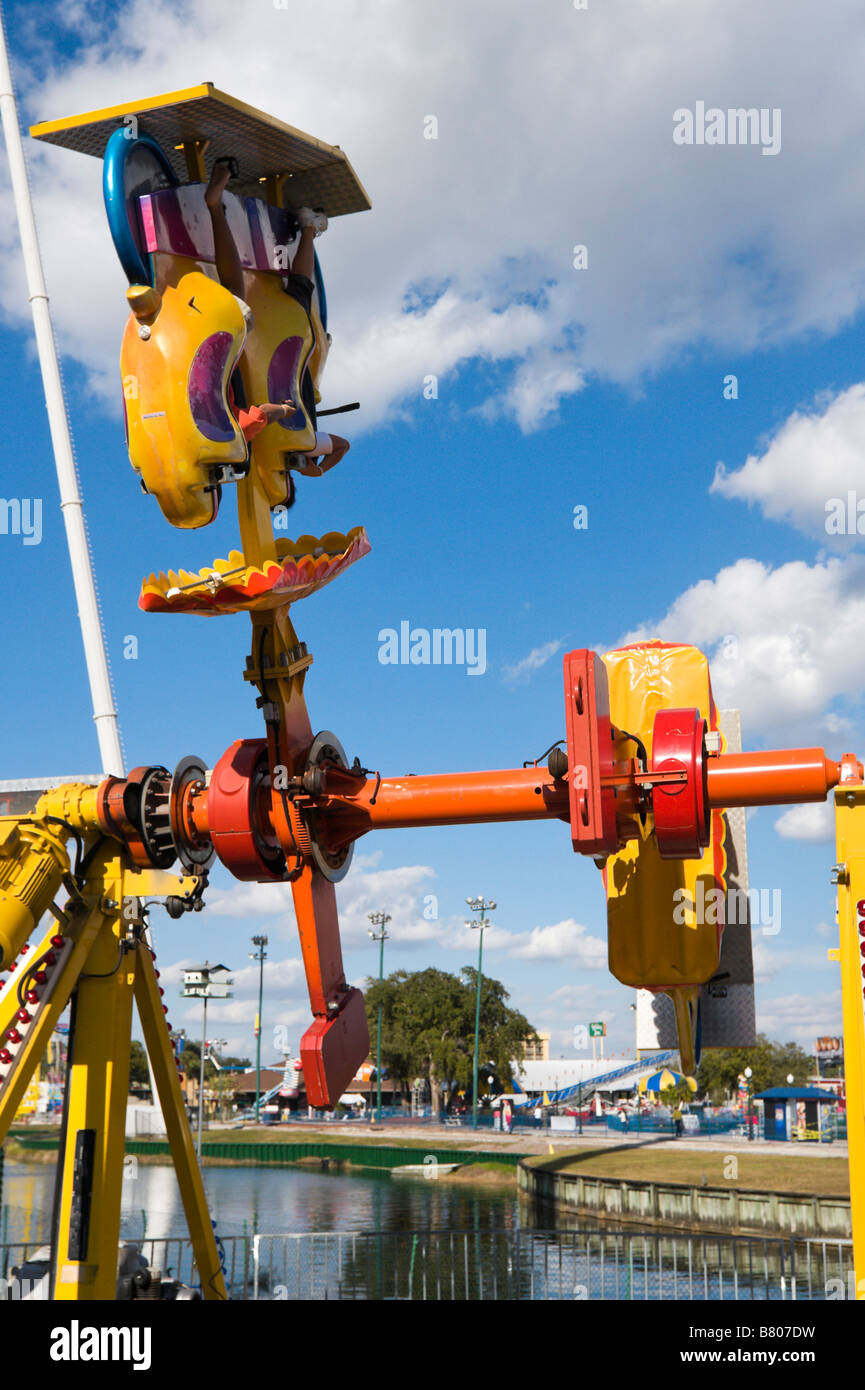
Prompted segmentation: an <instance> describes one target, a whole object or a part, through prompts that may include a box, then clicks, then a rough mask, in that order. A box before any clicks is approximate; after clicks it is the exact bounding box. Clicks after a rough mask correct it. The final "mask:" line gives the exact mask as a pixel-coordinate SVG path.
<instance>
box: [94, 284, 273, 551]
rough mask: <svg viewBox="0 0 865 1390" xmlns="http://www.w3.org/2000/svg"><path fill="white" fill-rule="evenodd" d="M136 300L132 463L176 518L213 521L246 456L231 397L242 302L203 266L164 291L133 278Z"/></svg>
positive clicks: (130, 397)
mask: <svg viewBox="0 0 865 1390" xmlns="http://www.w3.org/2000/svg"><path fill="white" fill-rule="evenodd" d="M283 297H285V296H283ZM127 299H128V301H129V304H130V307H131V308H132V313H131V314H130V317H129V319H128V321H127V324H126V329H125V331H124V334H123V342H122V346H121V350H120V368H121V374H122V378H123V401H124V410H125V420H126V434H127V447H128V449H129V458H130V462H131V463H132V466H133V468H134V469H135V470H136V472H137V473H139V474H140V476H141V480H142V483H143V485H144V487H145V489H146V490H147V492H149V493H152V495H153V496H154V497H155V498H156V500H157V502H158V503H159V506H160V508H161V510H162V513H163V515H164V516H165V518H166V520H167V521H170V522H171V524H172V526H178V527H182V528H184V529H187V530H188V529H194V528H196V527H199V526H206V525H207V524H208V523H209V522H211V521H212V520H213V519H214V517H215V516H216V513H217V510H218V506H219V494H218V490H217V489H218V486H219V483H220V482H221V481H223V480H224V479H227V478H231V477H233V476H234V469H236V468H238V467H239V468H241V469H242V468H243V467H244V466H245V464H246V459H247V446H246V441H245V439H244V437H243V434H242V432H241V429H240V426H239V425H238V423H237V420H236V418H235V416H234V414H233V413H232V411H231V410H230V409H229V401H228V383H229V379H230V377H231V373H232V372H233V371H234V368H235V366H236V364H237V360H238V358H239V357H240V354H241V352H242V351H243V346H244V343H245V341H246V323H245V320H244V314H243V310H242V308H241V306H240V303H239V302H238V300H237V299H236V298H235V297H234V295H233V294H231V293H230V291H229V290H227V289H225V288H224V287H223V286H222V285H220V284H218V283H217V282H216V281H215V280H213V279H211V278H210V277H209V276H208V275H205V274H203V273H202V272H201V271H199V270H192V271H189V272H188V273H187V274H184V275H182V276H181V277H180V278H179V279H178V281H177V284H176V285H171V284H167V285H165V286H164V287H163V289H162V291H161V293H160V292H159V291H157V290H155V289H152V288H151V287H150V286H148V285H133V286H131V288H130V289H129V290H128V291H127ZM262 399H266V397H262Z"/></svg>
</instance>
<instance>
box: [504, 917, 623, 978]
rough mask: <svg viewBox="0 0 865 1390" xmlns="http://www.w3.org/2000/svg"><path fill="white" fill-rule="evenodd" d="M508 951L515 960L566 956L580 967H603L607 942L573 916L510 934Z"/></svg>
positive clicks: (555, 958)
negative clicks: (562, 920)
mask: <svg viewBox="0 0 865 1390" xmlns="http://www.w3.org/2000/svg"><path fill="white" fill-rule="evenodd" d="M508 954H509V955H511V956H515V957H516V958H517V959H519V960H537V961H540V960H567V961H568V962H569V963H570V964H572V965H574V966H577V967H579V968H580V969H583V970H605V969H606V966H607V943H606V941H604V940H602V938H601V937H599V936H591V935H590V934H589V931H588V928H587V927H584V926H583V925H582V923H580V922H575V921H574V919H573V917H569V918H567V919H566V920H565V921H564V922H555V923H553V925H552V926H548V927H533V928H532V930H531V931H528V932H520V933H517V934H515V935H513V936H512V938H511V942H510V948H509V951H508Z"/></svg>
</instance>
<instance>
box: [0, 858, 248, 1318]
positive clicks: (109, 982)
mask: <svg viewBox="0 0 865 1390" xmlns="http://www.w3.org/2000/svg"><path fill="white" fill-rule="evenodd" d="M194 884H195V880H194V879H192V878H189V877H187V878H179V877H177V876H175V875H173V874H169V873H165V872H162V871H155V870H145V871H143V872H138V871H136V870H134V869H131V868H129V867H128V866H127V865H126V864H125V862H124V853H123V850H122V848H121V846H120V845H119V844H117V843H116V842H114V841H106V842H105V844H104V845H103V846H102V847H101V848H100V849H98V850H97V851H96V852H95V854H94V855H93V859H92V862H91V864H90V867H89V870H88V874H87V879H86V882H85V884H84V887H83V889H82V891H81V893H80V895H78V896H73V897H71V898H70V901H69V903H68V904H67V905H66V907H65V909H64V911H63V913H62V918H63V924H62V935H63V937H64V944H63V946H61V947H57V948H52V944H51V939H52V937H54V938H55V939H56V936H57V934H58V929H57V927H56V926H52V927H51V928H50V930H49V931H48V932H47V934H46V935H45V937H44V938H43V940H42V941H41V942H40V943H39V945H38V947H37V948H36V951H35V956H36V957H37V958H41V957H42V956H44V954H45V953H46V952H47V951H49V950H51V949H55V953H56V956H57V958H58V959H57V965H56V967H55V968H54V970H53V971H52V973H51V975H50V978H49V981H48V983H47V986H46V987H44V988H43V989H42V990H41V998H40V1000H39V1003H38V1004H35V1005H31V1006H29V1007H30V1010H31V1013H32V1022H31V1023H30V1024H29V1025H27V1031H26V1034H25V1035H24V1041H23V1044H22V1046H21V1047H20V1049H19V1050H18V1052H17V1054H16V1057H15V1061H14V1063H13V1065H12V1067H11V1069H10V1071H9V1073H8V1074H7V1076H6V1078H5V1080H4V1081H3V1082H2V1083H0V1143H2V1142H3V1140H4V1139H5V1137H6V1134H7V1133H8V1130H9V1126H10V1125H11V1123H12V1121H13V1120H14V1118H15V1114H16V1112H17V1110H18V1106H19V1104H20V1102H21V1098H22V1097H23V1095H24V1093H25V1091H26V1089H27V1086H28V1084H29V1082H30V1080H31V1079H32V1077H33V1076H34V1074H35V1073H36V1071H37V1069H38V1066H39V1061H40V1058H41V1057H42V1056H43V1054H44V1052H45V1050H46V1048H47V1045H48V1041H49V1039H50V1037H51V1033H52V1031H53V1029H54V1027H55V1026H56V1024H57V1021H58V1019H59V1017H60V1015H61V1014H62V1012H63V1010H64V1009H65V1007H66V1005H67V1004H68V1003H69V1001H70V998H72V996H73V992H74V999H73V1004H72V1008H73V1024H72V1027H71V1028H70V1040H69V1075H68V1082H67V1094H66V1109H65V1119H64V1138H63V1142H62V1144H61V1151H60V1154H59V1156H58V1163H59V1164H60V1165H61V1185H60V1200H59V1204H58V1211H57V1229H56V1231H55V1234H54V1239H53V1241H52V1244H53V1249H54V1268H53V1274H52V1297H53V1298H55V1299H57V1300H60V1301H66V1302H77V1301H87V1300H94V1299H100V1300H102V1299H113V1298H114V1297H115V1291H116V1285H117V1254H118V1248H119V1238H120V1208H121V1196H122V1182H123V1156H124V1151H125V1140H126V1106H127V1095H128V1090H129V1049H130V1042H131V1037H132V1011H133V1003H134V1004H135V1005H137V1008H138V1014H139V1018H140V1020H141V1026H142V1030H143V1032H144V1041H145V1045H146V1048H147V1054H148V1056H149V1058H150V1062H151V1066H152V1068H153V1074H154V1079H155V1082H156V1089H157V1093H158V1096H159V1100H160V1103H161V1105H162V1111H163V1115H164V1118H165V1124H166V1129H167V1133H168V1141H169V1145H170V1148H171V1157H172V1161H173V1164H174V1169H175V1172H176V1174H177V1179H178V1184H179V1186H180V1193H181V1198H182V1200H183V1206H184V1211H185V1214H186V1220H187V1225H188V1228H189V1234H190V1237H191V1239H192V1245H193V1251H194V1256H195V1264H196V1267H197V1269H198V1275H199V1280H200V1282H201V1290H202V1295H203V1297H204V1298H205V1299H210V1300H225V1299H226V1298H227V1297H228V1295H227V1292H226V1288H225V1281H224V1278H223V1274H222V1268H221V1264H220V1259H219V1254H218V1252H217V1247H216V1238H215V1235H214V1231H213V1227H212V1224H211V1221H210V1217H209V1214H208V1210H207V1202H206V1199H205V1195H204V1186H203V1183H202V1180H201V1173H200V1171H199V1168H198V1164H197V1162H196V1157H195V1150H194V1146H193V1142H192V1133H191V1130H190V1126H189V1121H188V1118H187V1115H186V1110H185V1107H184V1103H183V1095H182V1092H181V1089H180V1080H179V1077H178V1074H177V1068H176V1063H175V1059H174V1054H173V1051H172V1047H171V1041H170V1037H169V1033H168V1029H167V1027H166V1024H165V1014H164V1009H163V1006H162V1001H161V996H160V992H159V985H158V984H157V980H156V973H155V969H154V965H153V959H152V956H151V953H150V948H149V947H148V945H147V943H146V940H145V938H144V929H143V920H142V917H141V912H140V898H143V897H151V896H153V895H155V894H158V895H159V896H163V895H165V896H167V895H169V894H172V895H178V896H181V897H188V896H189V894H190V892H191V891H192V889H193V887H194ZM19 1007H20V1005H19V1001H18V999H17V997H16V993H15V991H14V990H13V989H11V988H10V989H8V990H7V991H6V992H5V993H4V994H3V995H2V996H0V1036H5V1034H6V1031H7V1029H9V1028H10V1027H11V1026H13V1024H14V1023H15V1019H16V1014H17V1011H18V1009H19ZM81 1136H86V1147H88V1149H89V1151H90V1153H91V1154H92V1169H91V1175H90V1180H89V1181H87V1182H85V1181H84V1180H83V1177H82V1174H81V1173H80V1172H76V1157H77V1155H79V1154H80V1152H81V1148H82V1141H81Z"/></svg>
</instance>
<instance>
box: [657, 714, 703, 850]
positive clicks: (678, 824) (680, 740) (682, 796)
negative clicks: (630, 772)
mask: <svg viewBox="0 0 865 1390" xmlns="http://www.w3.org/2000/svg"><path fill="white" fill-rule="evenodd" d="M705 736H706V721H705V719H703V717H702V715H701V714H700V711H699V710H697V709H662V710H658V713H657V714H656V715H655V722H654V724H653V726H652V766H651V771H652V772H681V773H682V774H683V778H682V780H681V781H676V782H660V783H658V784H657V786H655V787H654V788H653V790H652V810H653V812H654V816H655V838H656V840H657V842H658V853H659V854H660V856H661V858H662V859H699V858H700V857H701V856H702V853H703V850H704V849H705V848H706V846H707V845H708V843H709V798H708V794H707V788H706V757H705V744H704V739H705Z"/></svg>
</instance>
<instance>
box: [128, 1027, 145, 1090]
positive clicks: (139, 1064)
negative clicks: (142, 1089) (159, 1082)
mask: <svg viewBox="0 0 865 1390" xmlns="http://www.w3.org/2000/svg"><path fill="white" fill-rule="evenodd" d="M129 1083H130V1085H135V1086H149V1085H150V1072H149V1071H148V1070H147V1053H146V1052H145V1050H144V1044H143V1043H140V1042H139V1041H138V1039H137V1038H133V1039H132V1043H131V1045H130V1048H129Z"/></svg>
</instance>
